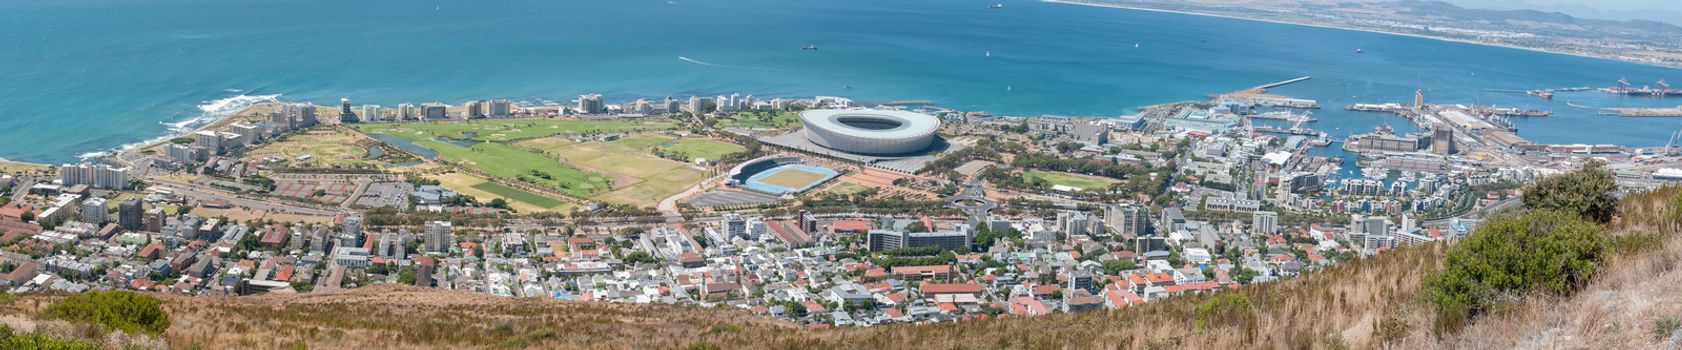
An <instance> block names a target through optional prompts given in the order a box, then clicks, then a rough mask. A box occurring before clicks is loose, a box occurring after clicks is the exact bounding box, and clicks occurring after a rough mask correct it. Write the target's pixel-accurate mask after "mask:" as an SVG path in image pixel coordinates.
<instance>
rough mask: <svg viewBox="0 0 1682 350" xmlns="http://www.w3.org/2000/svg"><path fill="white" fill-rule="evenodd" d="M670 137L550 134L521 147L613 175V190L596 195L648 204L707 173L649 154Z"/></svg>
mask: <svg viewBox="0 0 1682 350" xmlns="http://www.w3.org/2000/svg"><path fill="white" fill-rule="evenodd" d="M669 139H670V137H666V136H634V137H627V138H623V139H619V140H615V141H610V142H586V143H576V142H572V141H570V140H566V139H562V138H557V137H549V138H540V139H532V140H526V141H521V142H519V143H518V144H516V145H517V146H518V147H520V148H523V149H526V150H529V151H534V152H538V153H540V154H542V155H544V156H548V157H553V158H555V159H559V160H560V161H561V162H562V163H566V164H569V165H572V166H576V167H579V168H583V169H587V170H588V171H591V172H596V173H600V174H603V175H605V176H610V177H612V178H613V185H614V186H613V189H612V190H610V191H607V192H606V193H599V194H597V195H596V196H595V197H594V198H597V199H601V200H603V201H607V202H611V203H619V204H631V205H639V206H649V205H654V204H658V203H659V202H660V200H661V199H664V198H666V197H668V196H671V195H674V194H677V193H679V192H682V191H683V190H684V189H685V188H688V187H689V186H691V185H694V184H695V183H698V182H700V181H701V179H702V178H704V177H705V176H706V174H704V173H702V172H701V171H700V170H696V169H695V168H692V167H690V166H689V165H688V164H685V163H683V162H679V161H674V160H670V159H664V158H660V157H655V156H653V155H651V154H649V150H650V149H651V147H654V146H653V145H658V144H660V143H661V142H663V141H665V140H669Z"/></svg>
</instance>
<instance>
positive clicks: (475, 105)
mask: <svg viewBox="0 0 1682 350" xmlns="http://www.w3.org/2000/svg"><path fill="white" fill-rule="evenodd" d="M462 108H463V109H465V110H466V111H465V112H462V113H464V115H465V116H466V117H467V118H468V119H473V118H484V117H485V104H484V103H481V102H479V101H477V100H475V101H467V103H466V104H463V105H462Z"/></svg>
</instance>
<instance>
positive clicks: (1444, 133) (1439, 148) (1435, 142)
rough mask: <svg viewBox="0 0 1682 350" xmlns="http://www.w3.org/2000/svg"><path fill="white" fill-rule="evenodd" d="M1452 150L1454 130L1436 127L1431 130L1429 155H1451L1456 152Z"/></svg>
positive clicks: (1442, 126)
mask: <svg viewBox="0 0 1682 350" xmlns="http://www.w3.org/2000/svg"><path fill="white" fill-rule="evenodd" d="M1457 151H1458V150H1456V149H1455V148H1454V128H1451V127H1448V126H1447V125H1438V126H1437V127H1436V128H1435V129H1432V130H1431V153H1436V154H1441V155H1445V156H1446V155H1451V154H1454V153H1455V152H1457Z"/></svg>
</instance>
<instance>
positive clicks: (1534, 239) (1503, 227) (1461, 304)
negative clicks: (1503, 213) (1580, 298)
mask: <svg viewBox="0 0 1682 350" xmlns="http://www.w3.org/2000/svg"><path fill="white" fill-rule="evenodd" d="M1608 240H1609V239H1608V233H1607V230H1606V227H1604V226H1602V225H1600V224H1596V223H1593V222H1589V221H1587V220H1586V218H1584V217H1581V216H1578V215H1577V214H1575V213H1569V212H1563V211H1557V210H1533V211H1530V212H1528V213H1525V214H1522V215H1516V216H1508V217H1503V218H1498V219H1493V220H1490V221H1489V222H1485V223H1484V224H1483V225H1482V226H1480V227H1478V229H1477V230H1476V231H1474V232H1472V234H1471V235H1469V236H1467V237H1466V239H1465V240H1464V241H1462V242H1460V244H1459V245H1456V246H1454V248H1451V249H1450V250H1449V251H1448V256H1447V257H1446V258H1445V259H1443V270H1442V271H1439V272H1437V273H1435V274H1432V275H1431V276H1428V277H1426V280H1425V293H1426V296H1427V297H1428V298H1430V300H1431V301H1432V302H1433V303H1434V304H1436V306H1437V311H1438V319H1439V329H1438V331H1439V332H1441V331H1453V330H1455V328H1458V327H1447V328H1449V329H1440V328H1443V327H1440V326H1441V322H1445V321H1452V322H1456V323H1461V324H1463V323H1464V320H1466V319H1468V318H1470V317H1472V316H1476V315H1478V314H1481V313H1483V312H1484V311H1487V308H1488V307H1489V306H1490V301H1491V300H1493V298H1494V297H1495V296H1498V295H1501V294H1506V293H1513V292H1539V293H1549V294H1555V295H1563V294H1567V293H1570V292H1573V291H1576V290H1577V289H1578V288H1580V287H1582V286H1583V284H1584V283H1587V282H1588V280H1589V278H1590V277H1592V276H1593V275H1594V273H1595V271H1596V270H1597V269H1599V267H1600V264H1601V262H1602V261H1603V260H1604V259H1605V257H1606V255H1607V254H1608V252H1607V243H1608Z"/></svg>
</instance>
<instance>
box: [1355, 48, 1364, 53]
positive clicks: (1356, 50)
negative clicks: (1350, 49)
mask: <svg viewBox="0 0 1682 350" xmlns="http://www.w3.org/2000/svg"><path fill="white" fill-rule="evenodd" d="M1355 53H1367V51H1366V50H1362V49H1355Z"/></svg>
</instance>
